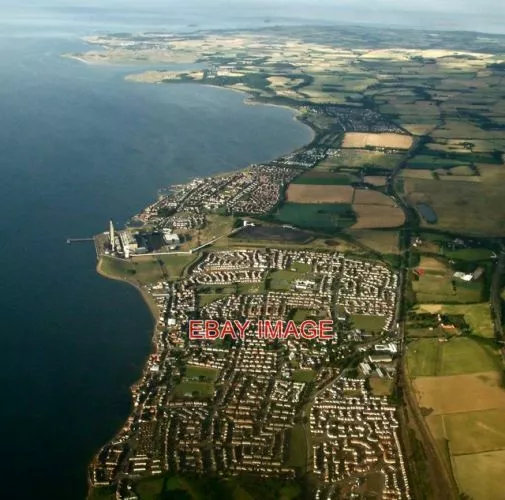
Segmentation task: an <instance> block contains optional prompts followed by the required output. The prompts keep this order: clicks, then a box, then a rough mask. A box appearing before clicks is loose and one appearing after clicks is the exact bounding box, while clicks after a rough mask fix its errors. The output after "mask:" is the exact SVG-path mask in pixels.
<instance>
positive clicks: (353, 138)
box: [342, 132, 413, 149]
mask: <svg viewBox="0 0 505 500" xmlns="http://www.w3.org/2000/svg"><path fill="white" fill-rule="evenodd" d="M412 143H413V138H412V137H411V136H410V135H402V134H393V133H389V132H386V133H383V134H369V133H366V132H364V133H363V132H347V133H346V134H345V136H344V142H343V143H342V147H343V148H366V147H374V148H388V149H409V148H410V147H411V146H412Z"/></svg>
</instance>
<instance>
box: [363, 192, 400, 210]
mask: <svg viewBox="0 0 505 500" xmlns="http://www.w3.org/2000/svg"><path fill="white" fill-rule="evenodd" d="M354 203H357V204H358V205H384V206H387V207H394V206H395V202H394V200H393V198H390V197H389V196H386V195H385V194H384V193H380V192H379V191H372V190H370V189H356V191H355V192H354Z"/></svg>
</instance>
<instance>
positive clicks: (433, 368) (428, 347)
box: [407, 337, 501, 377]
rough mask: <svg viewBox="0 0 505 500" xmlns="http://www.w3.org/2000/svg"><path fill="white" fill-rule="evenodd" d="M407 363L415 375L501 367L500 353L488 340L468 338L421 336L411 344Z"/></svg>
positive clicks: (486, 369)
mask: <svg viewBox="0 0 505 500" xmlns="http://www.w3.org/2000/svg"><path fill="white" fill-rule="evenodd" d="M407 366H408V371H409V375H410V376H411V377H433V376H443V375H458V374H461V373H478V372H485V371H494V370H499V369H500V366H501V365H500V356H499V354H498V353H497V352H496V350H495V349H494V348H493V347H492V346H491V345H490V344H487V343H485V342H478V341H476V340H475V339H472V338H467V337H459V338H451V339H450V340H449V341H447V342H440V341H439V340H438V339H419V340H415V341H412V342H409V343H408V350H407Z"/></svg>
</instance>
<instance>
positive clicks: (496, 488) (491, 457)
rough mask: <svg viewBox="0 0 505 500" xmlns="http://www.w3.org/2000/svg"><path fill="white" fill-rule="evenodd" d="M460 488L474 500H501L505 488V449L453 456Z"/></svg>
mask: <svg viewBox="0 0 505 500" xmlns="http://www.w3.org/2000/svg"><path fill="white" fill-rule="evenodd" d="M453 461H454V469H455V474H456V479H457V481H458V485H459V488H460V489H461V490H462V491H463V492H464V493H466V494H467V495H469V497H470V498H472V499H473V500H490V499H495V500H500V499H503V498H505V494H504V490H503V464H505V450H499V451H491V452H486V453H474V454H470V455H460V456H456V457H454V458H453Z"/></svg>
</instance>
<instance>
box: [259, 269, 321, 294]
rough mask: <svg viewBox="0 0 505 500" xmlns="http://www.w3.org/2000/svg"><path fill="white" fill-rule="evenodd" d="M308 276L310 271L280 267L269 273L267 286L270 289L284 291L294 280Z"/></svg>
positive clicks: (289, 287) (288, 288)
mask: <svg viewBox="0 0 505 500" xmlns="http://www.w3.org/2000/svg"><path fill="white" fill-rule="evenodd" d="M310 277H311V275H310V273H305V272H298V271H288V270H285V269H281V270H278V271H273V272H272V273H271V274H270V277H269V279H268V283H269V285H268V286H269V289H270V290H274V291H286V290H290V289H291V287H292V284H293V282H294V281H296V280H300V279H309V278H310Z"/></svg>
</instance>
